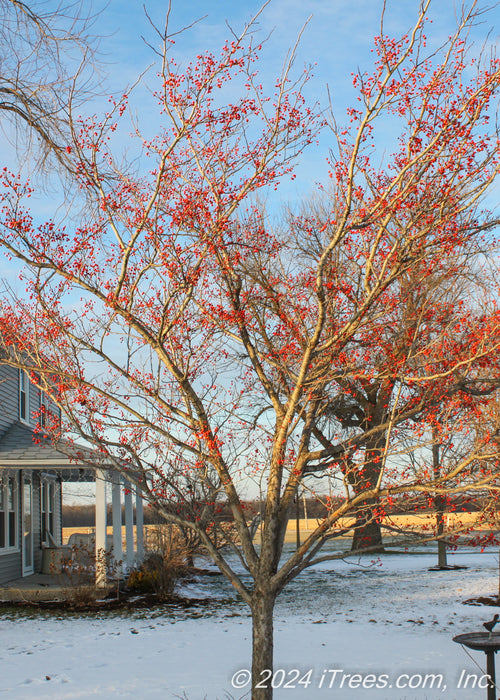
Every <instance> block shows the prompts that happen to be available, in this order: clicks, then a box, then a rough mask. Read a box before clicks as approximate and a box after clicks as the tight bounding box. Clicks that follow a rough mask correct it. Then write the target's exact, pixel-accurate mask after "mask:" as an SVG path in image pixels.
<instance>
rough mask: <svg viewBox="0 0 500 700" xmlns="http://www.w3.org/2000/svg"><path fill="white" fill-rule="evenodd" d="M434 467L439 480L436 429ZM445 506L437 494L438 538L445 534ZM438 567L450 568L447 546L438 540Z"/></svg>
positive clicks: (442, 499)
mask: <svg viewBox="0 0 500 700" xmlns="http://www.w3.org/2000/svg"><path fill="white" fill-rule="evenodd" d="M432 438H433V443H432V466H433V469H434V479H435V480H436V481H438V480H439V478H440V476H441V467H440V463H439V442H438V438H439V434H438V431H437V429H436V428H433V430H432ZM444 506H445V500H444V498H443V497H442V496H441V494H439V493H438V494H436V495H435V497H434V507H435V509H436V534H437V536H438V538H442V536H443V534H444ZM438 566H439V567H440V568H441V569H444V568H446V567H447V566H448V560H447V557H446V544H445V542H443V541H442V539H438Z"/></svg>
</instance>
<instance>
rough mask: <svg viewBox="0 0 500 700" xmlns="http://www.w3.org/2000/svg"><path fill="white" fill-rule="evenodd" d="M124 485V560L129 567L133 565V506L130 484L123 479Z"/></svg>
mask: <svg viewBox="0 0 500 700" xmlns="http://www.w3.org/2000/svg"><path fill="white" fill-rule="evenodd" d="M123 485H124V487H125V497H124V502H125V548H126V553H125V561H126V562H127V566H128V567H129V568H130V567H132V566H133V565H134V560H135V555H134V508H133V505H132V484H131V483H130V482H129V481H127V480H126V479H125V480H124V484H123Z"/></svg>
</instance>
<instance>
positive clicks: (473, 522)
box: [63, 513, 498, 548]
mask: <svg viewBox="0 0 500 700" xmlns="http://www.w3.org/2000/svg"><path fill="white" fill-rule="evenodd" d="M478 515H479V514H478V513H447V514H446V516H445V527H446V531H447V532H449V533H450V534H453V533H455V532H460V531H463V530H464V529H467V530H469V529H471V530H472V531H473V532H475V533H477V532H481V533H487V532H491V531H495V530H497V529H498V528H497V526H495V524H494V523H485V522H481V523H478V522H477V519H478ZM435 518H436V516H435V514H434V513H422V514H419V515H391V516H390V517H387V518H384V521H383V524H384V525H387V526H388V528H396V529H397V530H403V531H405V532H414V533H419V534H425V533H426V532H430V531H432V529H433V527H434V524H435ZM318 522H320V521H318V520H316V519H315V518H302V519H301V520H300V521H299V524H300V538H301V541H303V540H304V539H305V538H306V537H307V535H309V534H310V533H311V532H313V531H314V529H315V527H316V526H317V524H318ZM352 523H353V520H352V518H344V519H342V520H340V521H339V522H338V523H337V525H336V528H335V530H345V532H344V533H343V535H341V536H342V537H351V536H352V530H348V528H349V525H350V524H352ZM159 527H161V526H159V525H145V527H144V533H145V535H144V540H145V545H146V548H147V544H148V540H152V538H153V537H154V533H155V532H157V531H158V528H159ZM164 527H165V528H166V527H167V526H164ZM73 533H84V534H89V535H92V534H93V533H94V528H92V527H65V528H63V544H67V542H68V540H69V537H70V535H71V534H73ZM394 534H396V533H394ZM111 535H112V528H111V527H110V526H108V536H111ZM384 536H385V537H386V539H387V540H390V539H391V530H390V529H385V532H384ZM296 537H297V524H296V521H295V519H291V520H290V522H289V523H288V527H287V531H286V537H285V542H288V543H290V542H295V541H296ZM134 539H135V528H134ZM122 540H123V544H124V545H125V527H122ZM255 540H256V542H258V541H259V530H257V533H256V536H255Z"/></svg>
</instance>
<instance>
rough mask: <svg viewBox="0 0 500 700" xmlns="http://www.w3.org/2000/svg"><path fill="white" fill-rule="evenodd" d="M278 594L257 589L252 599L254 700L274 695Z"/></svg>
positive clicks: (264, 699) (269, 698)
mask: <svg viewBox="0 0 500 700" xmlns="http://www.w3.org/2000/svg"><path fill="white" fill-rule="evenodd" d="M275 601H276V594H275V593H274V592H272V591H269V590H265V589H264V590H262V589H260V590H259V589H256V590H255V592H254V594H253V600H252V700H271V699H272V697H273V687H272V672H273V649H274V644H273V616H274V603H275Z"/></svg>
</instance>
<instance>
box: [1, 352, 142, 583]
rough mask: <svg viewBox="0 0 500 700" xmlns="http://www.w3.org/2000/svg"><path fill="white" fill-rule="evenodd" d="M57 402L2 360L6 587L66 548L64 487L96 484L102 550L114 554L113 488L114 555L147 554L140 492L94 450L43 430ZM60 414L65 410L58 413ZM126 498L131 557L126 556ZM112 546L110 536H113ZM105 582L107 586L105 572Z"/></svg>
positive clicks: (118, 558) (98, 538)
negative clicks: (109, 510)
mask: <svg viewBox="0 0 500 700" xmlns="http://www.w3.org/2000/svg"><path fill="white" fill-rule="evenodd" d="M50 408H51V407H50V399H48V397H47V395H46V394H44V393H43V392H42V391H41V390H40V389H39V387H37V386H35V385H34V384H33V383H32V382H31V381H30V378H29V375H28V374H27V373H26V372H24V371H23V370H19V369H17V368H15V367H12V366H10V365H8V364H3V363H1V362H0V585H2V584H4V583H6V582H8V581H12V580H14V579H17V578H21V577H24V576H29V575H30V574H33V573H37V572H40V571H41V570H42V565H43V561H44V554H45V553H46V552H45V550H47V549H50V548H52V549H54V548H57V547H60V546H61V545H62V520H61V516H62V484H63V482H66V481H94V480H95V482H96V530H95V546H96V552H99V550H103V549H106V548H107V547H106V542H107V540H106V533H107V528H106V488H107V485H109V484H112V507H113V531H112V536H111V540H112V550H113V556H114V557H115V559H116V561H122V560H123V559H124V560H125V562H126V563H127V564H128V565H129V566H131V565H133V564H134V562H137V560H139V559H141V558H142V555H143V518H142V498H141V496H140V494H138V493H136V494H135V496H136V519H137V523H136V525H137V534H136V542H137V545H136V547H134V533H133V501H132V496H133V488H132V487H131V485H130V483H128V482H126V481H124V479H123V478H122V477H121V475H119V474H118V473H117V472H116V471H114V470H112V469H111V468H110V467H109V468H107V466H106V465H105V464H104V465H103V464H102V463H99V460H98V459H95V466H93V457H95V456H96V455H95V453H93V452H92V451H91V450H89V449H87V448H84V447H79V446H77V445H74V444H70V443H69V442H67V443H61V444H60V445H58V447H59V449H56V447H55V446H54V445H53V444H52V443H51V441H50V439H49V438H47V437H46V436H44V435H43V432H40V426H42V427H43V422H44V410H45V409H50ZM52 408H53V410H54V411H57V410H59V409H57V408H55V407H52ZM123 492H124V503H125V531H126V553H125V556H124V555H123V552H122V509H121V497H122V494H123ZM108 541H109V538H108ZM97 583H98V584H104V583H105V575H104V574H103V573H102V571H101V572H99V577H98V580H97Z"/></svg>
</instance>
